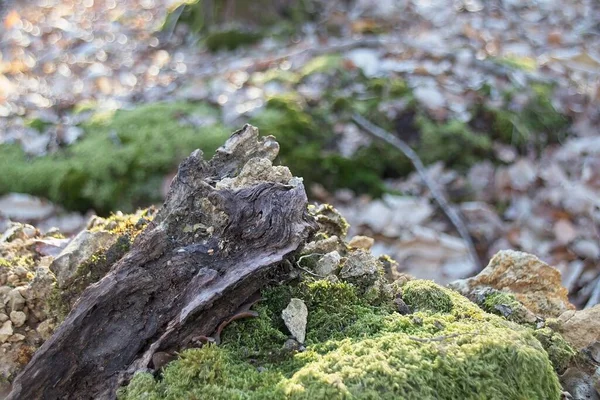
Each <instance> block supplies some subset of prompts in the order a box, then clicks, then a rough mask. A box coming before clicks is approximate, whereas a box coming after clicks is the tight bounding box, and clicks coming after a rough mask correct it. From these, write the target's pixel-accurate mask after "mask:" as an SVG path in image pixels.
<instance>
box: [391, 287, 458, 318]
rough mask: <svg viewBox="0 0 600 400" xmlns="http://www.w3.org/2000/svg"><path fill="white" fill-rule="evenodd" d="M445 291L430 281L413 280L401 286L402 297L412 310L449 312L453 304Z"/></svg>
mask: <svg viewBox="0 0 600 400" xmlns="http://www.w3.org/2000/svg"><path fill="white" fill-rule="evenodd" d="M447 292H448V291H447V290H445V289H442V288H441V287H440V286H438V285H436V284H435V283H433V282H432V281H422V280H414V281H410V282H407V283H406V284H405V285H404V286H403V287H402V299H403V300H404V302H405V303H406V304H407V305H408V306H409V307H410V308H411V309H412V310H413V311H431V312H439V313H449V312H451V311H452V309H453V307H454V304H453V303H452V299H451V297H450V295H449V294H448V293H447Z"/></svg>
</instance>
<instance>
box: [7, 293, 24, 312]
mask: <svg viewBox="0 0 600 400" xmlns="http://www.w3.org/2000/svg"><path fill="white" fill-rule="evenodd" d="M6 297H7V299H5V302H4V303H5V304H7V303H8V307H9V309H10V311H21V310H22V309H23V307H24V306H25V299H24V298H23V296H21V291H20V290H19V288H14V289H12V290H11V291H10V292H8V294H7V295H6ZM6 300H8V301H6Z"/></svg>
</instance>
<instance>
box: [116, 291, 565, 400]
mask: <svg viewBox="0 0 600 400" xmlns="http://www.w3.org/2000/svg"><path fill="white" fill-rule="evenodd" d="M401 290H402V296H403V298H405V299H406V300H407V303H408V302H411V304H412V306H413V307H415V308H420V309H423V310H424V311H422V312H417V313H415V314H413V315H400V314H398V313H396V312H393V311H392V308H391V307H388V306H385V305H384V306H373V305H371V304H369V302H368V301H365V300H364V299H363V298H361V297H360V296H359V295H357V291H356V288H355V287H354V285H352V284H350V283H347V282H332V281H327V280H320V281H311V282H310V281H303V282H301V283H299V284H288V285H283V286H276V287H273V288H270V289H266V290H265V291H263V297H264V301H263V302H262V303H259V304H260V305H259V307H258V311H259V317H258V318H255V319H249V320H240V321H236V322H234V323H232V324H231V325H230V326H228V327H227V329H226V330H225V332H224V335H223V336H222V339H223V342H222V345H221V346H220V347H215V346H207V347H204V348H201V349H190V350H186V351H184V352H183V353H182V355H181V357H180V358H179V359H178V360H176V361H174V362H172V363H170V364H169V365H168V366H167V367H166V369H165V370H164V372H163V374H162V378H161V379H159V380H156V379H154V378H153V377H152V376H151V375H149V374H146V373H141V374H137V375H136V376H135V377H134V378H133V380H132V382H131V383H130V384H129V386H128V387H126V388H123V389H122V390H121V391H120V394H119V398H120V399H122V400H130V399H140V398H145V399H159V398H160V399H180V398H198V399H200V398H213V399H230V398H239V399H282V398H289V399H324V398H328V399H344V398H356V399H374V398H378V399H379V398H381V399H388V398H389V399H396V398H404V399H457V398H461V399H497V398H502V399H534V398H536V399H537V398H539V399H558V398H559V397H560V385H559V382H558V378H557V375H556V373H555V372H554V370H553V367H552V364H551V363H550V360H549V359H548V355H547V354H546V352H545V351H544V348H543V347H542V345H541V344H540V342H539V341H538V340H536V338H535V337H534V336H533V334H532V333H531V330H530V329H526V328H522V327H520V326H519V325H517V324H513V323H511V322H509V321H506V320H504V319H502V318H500V317H498V316H495V315H491V314H487V313H485V312H483V311H482V310H481V309H479V308H478V307H477V306H476V305H474V304H473V303H471V302H469V301H468V300H467V299H466V298H464V297H462V296H461V295H459V294H458V293H456V292H453V291H451V290H449V289H445V288H441V287H439V286H437V285H435V284H434V283H432V282H428V281H418V280H415V281H409V282H407V283H405V284H404V285H402V288H401ZM418 291H424V292H425V294H417V292H418ZM291 297H297V298H300V299H302V300H303V301H304V302H305V303H306V305H307V308H308V310H309V313H308V325H307V340H306V343H305V346H306V348H305V349H304V351H300V352H298V351H297V350H294V349H289V348H286V346H285V341H286V340H287V337H288V336H287V332H286V331H285V327H284V326H283V325H282V323H281V320H280V317H279V316H280V313H281V310H282V309H283V308H285V306H286V305H287V301H289V298H291ZM390 304H391V303H390Z"/></svg>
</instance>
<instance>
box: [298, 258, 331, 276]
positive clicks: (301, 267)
mask: <svg viewBox="0 0 600 400" xmlns="http://www.w3.org/2000/svg"><path fill="white" fill-rule="evenodd" d="M323 255H324V254H322V253H312V254H305V255H303V256H301V257H300V258H298V261H296V267H298V268H299V269H301V270H302V271H304V272H306V273H307V274H309V275H312V276H316V277H317V278H325V277H324V276H322V275H319V274H315V273H314V272H312V271H310V270H308V269H306V268H304V267H303V266H301V265H300V261H302V260H303V259H305V258H307V257H312V256H323Z"/></svg>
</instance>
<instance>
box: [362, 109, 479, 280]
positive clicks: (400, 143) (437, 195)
mask: <svg viewBox="0 0 600 400" xmlns="http://www.w3.org/2000/svg"><path fill="white" fill-rule="evenodd" d="M352 119H353V120H354V122H355V123H356V124H357V125H358V126H359V127H361V128H362V129H364V130H365V131H366V132H367V133H369V134H371V135H372V136H374V137H376V138H377V139H380V140H383V141H384V142H386V143H388V144H390V145H392V146H394V147H395V148H397V149H398V150H400V151H401V152H402V153H404V155H405V156H406V157H408V159H409V160H410V162H411V163H412V165H414V167H415V169H416V170H417V172H418V173H419V175H420V176H421V179H423V182H424V183H425V185H427V187H428V188H429V190H430V192H431V195H432V196H433V198H434V200H435V201H436V202H437V203H438V204H439V206H440V208H441V209H442V211H444V213H445V214H446V215H447V216H448V219H450V222H452V224H453V225H454V226H455V227H456V230H457V231H458V233H459V234H460V236H461V237H462V238H463V240H464V241H465V243H466V245H467V249H468V251H469V255H470V257H471V260H472V262H473V264H474V265H475V267H476V268H477V270H481V269H482V268H481V262H480V261H479V257H478V256H477V251H475V245H474V244H473V240H472V239H471V235H469V231H468V230H467V226H466V225H465V223H464V221H463V220H462V218H461V216H460V213H459V212H458V211H457V210H456V209H455V208H454V207H453V206H452V205H451V204H450V203H449V202H448V200H446V197H445V196H444V194H443V193H442V192H441V191H440V190H439V189H438V187H437V184H436V183H435V182H434V181H433V180H432V179H430V178H429V176H428V175H427V172H426V170H425V166H424V165H423V162H422V161H421V159H420V158H419V156H418V155H417V153H415V152H414V150H413V149H412V148H411V147H410V146H409V145H408V144H407V143H406V142H405V141H404V140H402V139H400V138H398V137H396V136H394V135H392V134H391V133H389V132H387V131H385V130H383V129H382V128H380V127H378V126H376V125H374V124H373V123H371V122H370V121H368V120H367V119H365V118H364V117H362V116H361V115H359V114H354V115H353V116H352Z"/></svg>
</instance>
